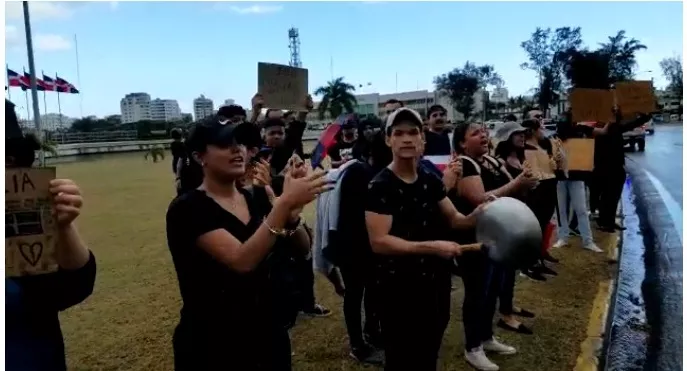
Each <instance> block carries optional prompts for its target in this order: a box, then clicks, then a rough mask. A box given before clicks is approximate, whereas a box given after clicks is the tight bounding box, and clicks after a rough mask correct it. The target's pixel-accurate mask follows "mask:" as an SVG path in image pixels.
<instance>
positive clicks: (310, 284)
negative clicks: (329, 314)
mask: <svg viewBox="0 0 687 371" xmlns="http://www.w3.org/2000/svg"><path fill="white" fill-rule="evenodd" d="M298 270H299V272H298V276H299V277H301V278H302V285H303V286H302V288H301V290H302V291H301V292H302V298H303V304H302V306H301V309H302V310H310V309H312V308H314V307H315V272H314V271H313V266H312V258H309V259H305V258H303V259H298Z"/></svg>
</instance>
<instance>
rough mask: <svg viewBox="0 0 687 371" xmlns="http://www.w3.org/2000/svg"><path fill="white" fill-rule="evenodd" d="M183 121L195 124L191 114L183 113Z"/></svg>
mask: <svg viewBox="0 0 687 371" xmlns="http://www.w3.org/2000/svg"><path fill="white" fill-rule="evenodd" d="M181 121H184V122H193V115H192V114H190V113H182V114H181Z"/></svg>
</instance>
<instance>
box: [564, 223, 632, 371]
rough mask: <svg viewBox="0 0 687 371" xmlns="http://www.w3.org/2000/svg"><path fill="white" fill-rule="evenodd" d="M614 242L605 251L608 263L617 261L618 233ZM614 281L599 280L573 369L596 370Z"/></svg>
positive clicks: (605, 329)
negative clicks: (606, 251) (585, 331)
mask: <svg viewBox="0 0 687 371" xmlns="http://www.w3.org/2000/svg"><path fill="white" fill-rule="evenodd" d="M615 239H616V240H615V242H613V243H611V248H610V249H609V251H608V253H607V258H608V262H609V263H615V262H617V261H618V250H619V247H620V244H621V243H622V241H621V239H620V238H619V235H618V234H616V235H615ZM615 284H616V281H615V280H614V279H607V280H604V281H601V282H599V288H598V289H597V292H596V296H595V297H594V301H593V303H592V310H591V312H590V314H589V322H588V323H587V333H586V337H585V339H584V340H583V341H582V343H581V344H580V354H579V355H578V356H577V361H576V362H575V367H574V368H573V370H574V371H598V370H599V366H600V364H601V360H602V358H603V356H604V344H605V340H606V339H605V336H606V332H607V329H608V314H609V312H610V308H611V302H612V300H613V294H614V292H615Z"/></svg>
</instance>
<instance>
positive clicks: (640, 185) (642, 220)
mask: <svg viewBox="0 0 687 371" xmlns="http://www.w3.org/2000/svg"><path fill="white" fill-rule="evenodd" d="M656 129H657V130H656V134H655V135H654V136H653V137H650V138H648V139H647V145H646V152H645V153H632V154H628V157H629V160H628V161H627V164H626V168H627V172H628V180H627V182H626V184H625V190H624V192H623V198H622V207H623V213H624V216H625V217H624V223H625V227H626V228H627V230H625V231H624V232H623V235H622V250H621V260H620V266H619V275H618V286H617V293H616V297H615V302H614V303H612V308H611V317H610V319H611V322H610V330H611V331H610V340H609V342H608V344H607V352H606V362H605V368H606V369H607V370H661V371H663V370H682V127H681V126H676V125H671V126H657V127H656Z"/></svg>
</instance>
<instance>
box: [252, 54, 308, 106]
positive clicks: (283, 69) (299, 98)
mask: <svg viewBox="0 0 687 371" xmlns="http://www.w3.org/2000/svg"><path fill="white" fill-rule="evenodd" d="M258 93H259V94H262V98H263V100H264V102H265V106H266V107H269V108H277V109H286V110H294V111H302V110H303V101H304V99H305V97H306V96H307V95H308V70H307V69H305V68H297V67H290V66H284V65H281V64H273V63H262V62H260V63H258Z"/></svg>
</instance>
